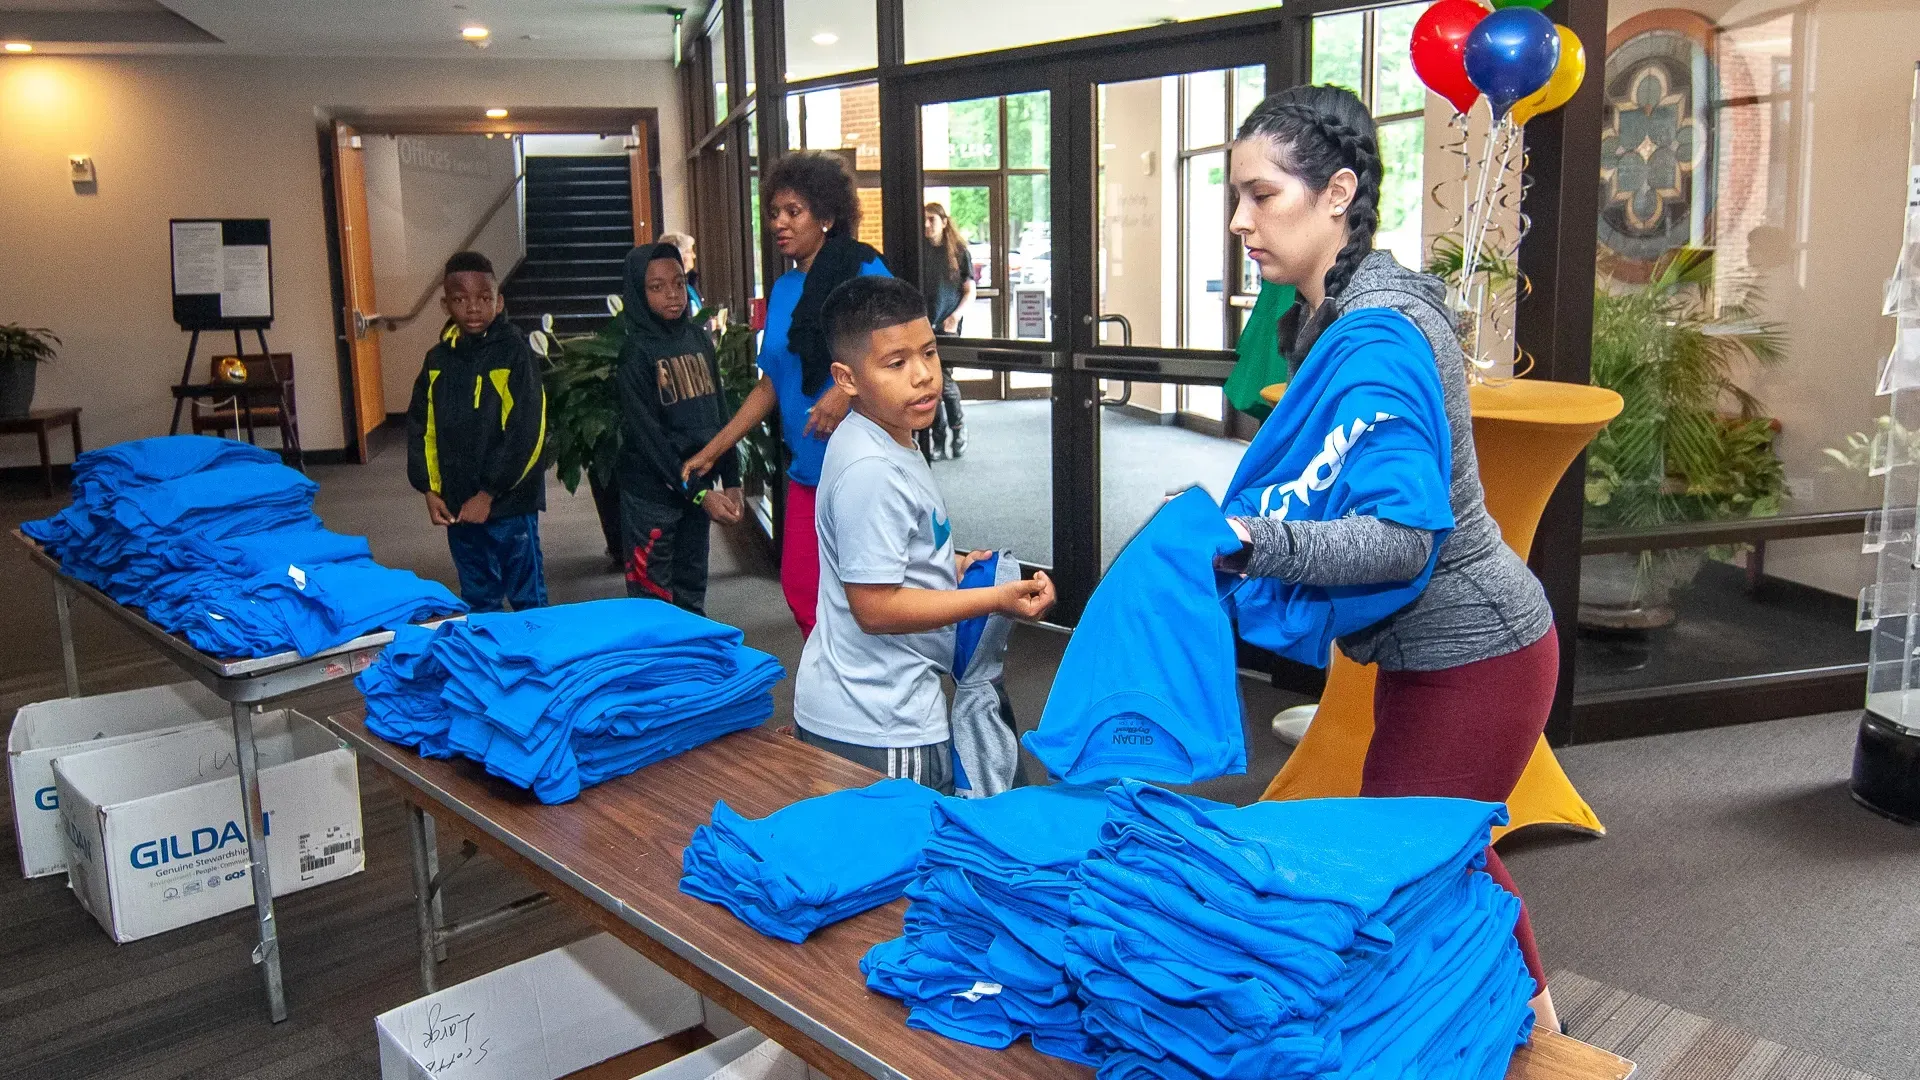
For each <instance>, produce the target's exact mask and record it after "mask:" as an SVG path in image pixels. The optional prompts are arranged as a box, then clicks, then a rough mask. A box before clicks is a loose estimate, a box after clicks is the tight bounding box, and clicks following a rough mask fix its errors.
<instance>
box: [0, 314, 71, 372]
mask: <svg viewBox="0 0 1920 1080" xmlns="http://www.w3.org/2000/svg"><path fill="white" fill-rule="evenodd" d="M59 347H60V339H59V338H58V337H56V336H54V333H53V331H51V330H48V329H46V328H45V327H39V326H21V325H20V324H19V323H6V324H4V325H0V360H27V361H31V362H33V363H36V364H45V363H48V362H50V361H51V360H52V359H53V357H54V354H55V353H56V352H57V351H58V349H59Z"/></svg>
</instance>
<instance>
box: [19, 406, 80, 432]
mask: <svg viewBox="0 0 1920 1080" xmlns="http://www.w3.org/2000/svg"><path fill="white" fill-rule="evenodd" d="M79 416H80V406H78V405H63V406H59V407H57V408H51V409H34V410H33V411H32V412H29V413H28V414H27V415H25V416H5V417H0V431H8V432H15V431H34V430H36V429H39V428H41V427H45V426H48V425H52V424H66V423H71V422H73V421H74V420H76V419H78V418H79Z"/></svg>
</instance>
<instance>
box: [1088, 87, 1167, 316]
mask: <svg viewBox="0 0 1920 1080" xmlns="http://www.w3.org/2000/svg"><path fill="white" fill-rule="evenodd" d="M1179 86H1180V77H1179V76H1177V75H1175V76H1169V77H1167V78H1163V79H1139V80H1136V81H1133V82H1123V83H1107V84H1105V85H1103V86H1101V87H1099V90H1098V97H1097V98H1095V101H1096V103H1097V109H1098V112H1097V115H1096V117H1095V124H1096V129H1097V130H1098V132H1099V138H1098V139H1097V140H1096V141H1097V143H1098V145H1099V151H1100V159H1099V160H1100V177H1099V183H1098V185H1097V188H1096V190H1097V191H1098V193H1099V196H1100V206H1099V221H1098V222H1097V223H1096V224H1097V225H1098V227H1099V230H1100V232H1099V237H1100V251H1099V259H1098V263H1097V269H1098V271H1099V275H1100V279H1099V280H1100V314H1101V315H1103V316H1118V317H1119V318H1121V319H1125V320H1126V324H1127V326H1126V329H1127V331H1128V332H1127V333H1126V334H1125V335H1124V337H1123V334H1122V329H1121V325H1120V323H1119V321H1118V319H1116V320H1115V321H1113V322H1107V323H1102V324H1101V325H1100V327H1099V332H1100V340H1101V341H1102V342H1104V343H1105V344H1107V345H1109V346H1113V345H1119V344H1122V343H1123V340H1124V341H1128V342H1130V343H1131V344H1134V345H1172V344H1174V342H1175V339H1176V337H1177V331H1178V322H1177V320H1176V319H1175V317H1174V311H1175V308H1176V306H1177V297H1178V296H1179V280H1178V277H1179V275H1178V273H1177V269H1176V265H1177V259H1176V257H1175V256H1176V253H1177V252H1178V250H1179V247H1178V244H1177V243H1176V240H1175V237H1174V230H1175V228H1177V223H1178V222H1179V220H1180V213H1179V209H1178V205H1179V204H1178V199H1179V194H1178V190H1177V188H1178V185H1177V183H1176V179H1177V178H1178V176H1179V175H1180V164H1179V160H1178V158H1177V157H1176V158H1175V159H1174V160H1171V161H1169V160H1168V159H1167V155H1168V154H1169V153H1170V152H1172V151H1173V149H1174V143H1175V138H1174V136H1175V132H1176V131H1177V127H1176V123H1175V117H1176V116H1177V110H1178V108H1179Z"/></svg>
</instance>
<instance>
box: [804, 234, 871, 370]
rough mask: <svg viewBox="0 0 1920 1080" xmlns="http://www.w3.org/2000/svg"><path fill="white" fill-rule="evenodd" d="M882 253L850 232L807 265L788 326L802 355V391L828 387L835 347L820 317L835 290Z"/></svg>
mask: <svg viewBox="0 0 1920 1080" xmlns="http://www.w3.org/2000/svg"><path fill="white" fill-rule="evenodd" d="M879 257H880V253H879V252H877V251H875V250H873V249H872V248H870V247H868V246H867V245H865V244H863V243H861V242H860V241H858V240H856V239H854V238H853V236H852V235H850V234H845V233H843V234H841V235H839V236H830V237H828V238H827V242H826V243H824V244H822V245H820V253H819V254H817V255H815V256H814V257H813V265H812V266H810V267H808V268H807V280H806V284H804V285H802V286H801V288H800V300H799V302H798V303H796V304H794V305H793V323H792V325H791V327H790V328H789V329H788V330H787V348H789V349H792V350H793V351H794V354H795V355H797V356H799V357H800V391H801V392H802V393H804V394H806V395H807V396H808V397H812V396H813V395H815V394H818V393H819V392H820V391H821V390H824V389H825V388H826V385H827V382H828V380H829V378H830V377H831V376H832V371H833V350H832V349H831V348H829V347H828V345H827V327H826V324H825V323H824V322H822V321H821V319H820V309H821V308H823V307H825V306H826V303H827V297H828V295H830V294H831V293H832V292H833V290H835V289H837V288H839V287H840V286H841V285H844V284H846V283H847V282H849V281H852V280H853V279H854V278H856V277H859V276H860V268H861V267H863V266H865V265H867V263H869V262H871V261H872V260H874V259H878V258H879Z"/></svg>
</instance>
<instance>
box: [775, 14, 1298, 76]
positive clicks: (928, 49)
mask: <svg viewBox="0 0 1920 1080" xmlns="http://www.w3.org/2000/svg"><path fill="white" fill-rule="evenodd" d="M840 2H844V0H809V3H812V4H818V5H821V6H823V7H829V8H830V7H832V6H834V5H835V4H837V3H840ZM792 4H793V0H788V6H789V10H791V7H792ZM905 4H906V21H907V27H906V29H907V62H908V63H914V62H917V61H921V60H937V59H939V58H940V57H943V56H966V55H968V54H971V53H981V52H989V51H992V50H995V49H1013V48H1018V47H1020V46H1022V45H1038V44H1041V43H1043V42H1048V41H1065V40H1067V39H1069V38H1077V37H1088V36H1090V35H1093V34H1110V33H1113V32H1115V31H1119V30H1134V29H1138V28H1140V27H1142V26H1147V25H1150V24H1152V23H1156V22H1161V21H1164V20H1167V19H1170V18H1177V19H1179V20H1181V21H1185V20H1188V19H1204V18H1210V17H1212V16H1215V15H1230V14H1233V13H1235V12H1240V11H1255V10H1259V9H1263V8H1277V7H1279V6H1280V3H1279V0H1185V2H1183V3H1179V4H1177V5H1174V4H1168V3H1166V2H1165V0H1101V2H1097V3H1095V2H1086V0H1082V2H1072V3H1069V2H1065V0H1058V2H1055V0H1049V2H1045V3H1035V2H1034V0H975V2H973V3H964V4H961V3H954V2H953V0H905ZM861 6H863V7H864V8H865V9H866V11H867V12H868V14H869V20H871V12H872V10H873V5H872V4H870V3H866V4H862V5H861ZM868 26H869V27H871V26H872V23H871V21H869V23H868ZM869 32H871V31H869ZM794 34H795V31H794V29H793V20H792V17H791V16H789V17H788V29H787V39H788V41H787V48H788V49H792V48H793V38H794ZM871 62H872V61H869V63H871Z"/></svg>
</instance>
